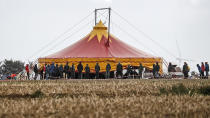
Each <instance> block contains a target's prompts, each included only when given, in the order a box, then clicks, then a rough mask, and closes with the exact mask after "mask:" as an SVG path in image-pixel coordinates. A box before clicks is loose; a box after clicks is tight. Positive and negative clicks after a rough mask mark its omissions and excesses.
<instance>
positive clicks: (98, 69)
mask: <svg viewBox="0 0 210 118" xmlns="http://www.w3.org/2000/svg"><path fill="white" fill-rule="evenodd" d="M95 71H96V79H99V72H100V66H99V64H98V63H96V65H95Z"/></svg>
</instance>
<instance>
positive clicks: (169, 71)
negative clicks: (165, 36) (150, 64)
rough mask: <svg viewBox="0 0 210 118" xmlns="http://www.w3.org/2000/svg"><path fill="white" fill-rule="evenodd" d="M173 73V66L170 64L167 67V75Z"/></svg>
mask: <svg viewBox="0 0 210 118" xmlns="http://www.w3.org/2000/svg"><path fill="white" fill-rule="evenodd" d="M172 71H173V66H172V64H171V62H170V63H169V65H168V73H171V72H172Z"/></svg>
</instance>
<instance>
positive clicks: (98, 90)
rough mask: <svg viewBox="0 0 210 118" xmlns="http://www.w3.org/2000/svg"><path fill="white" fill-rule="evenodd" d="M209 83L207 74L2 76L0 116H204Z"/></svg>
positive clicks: (209, 107)
mask: <svg viewBox="0 0 210 118" xmlns="http://www.w3.org/2000/svg"><path fill="white" fill-rule="evenodd" d="M179 85H181V86H179ZM209 86H210V80H162V79H161V80H138V79H131V80H48V81H45V80H43V81H1V82H0V117H13V118H14V117H16V118H18V117H62V118H63V117H73V118H78V117H81V118H83V117H93V118H98V117H100V118H103V117H104V118H110V117H113V118H117V117H122V118H124V117H126V118H127V117H131V118H139V117H148V118H150V117H154V118H155V117H158V118H159V117H167V118H175V117H178V118H198V117H199V118H207V117H210V95H209V94H208V90H210V89H209V88H208V87H209ZM176 87H177V88H176ZM202 87H206V88H205V89H201V88H202ZM163 90H164V91H163ZM182 91H184V92H182ZM202 91H204V92H202ZM166 92H167V94H166Z"/></svg>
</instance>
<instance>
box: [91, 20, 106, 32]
mask: <svg viewBox="0 0 210 118" xmlns="http://www.w3.org/2000/svg"><path fill="white" fill-rule="evenodd" d="M93 29H95V30H107V27H106V26H105V25H104V24H103V22H102V21H101V20H100V21H99V23H98V24H96V26H95V27H93Z"/></svg>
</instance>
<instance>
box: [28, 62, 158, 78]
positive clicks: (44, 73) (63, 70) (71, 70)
mask: <svg viewBox="0 0 210 118" xmlns="http://www.w3.org/2000/svg"><path fill="white" fill-rule="evenodd" d="M157 64H158V63H157ZM27 68H28V66H27ZM76 69H77V77H76V76H75V75H76V74H75V73H76ZM33 70H34V73H35V76H34V79H35V80H36V78H37V77H38V75H40V79H48V78H49V77H50V78H66V79H75V78H79V79H82V78H85V79H90V72H91V71H90V67H89V65H88V64H86V66H85V67H84V68H83V65H82V63H81V62H79V64H78V65H77V68H75V65H74V63H72V65H71V66H69V63H68V62H67V63H66V65H64V66H63V65H62V64H61V65H58V64H56V65H55V64H54V63H52V64H50V65H49V64H48V65H47V64H46V65H44V66H42V67H41V68H40V69H38V67H37V64H35V66H34V67H33ZM83 70H84V73H82V72H83ZM100 70H101V67H100V65H99V63H96V65H95V73H94V75H95V78H96V79H99V78H100ZM138 70H139V73H138V74H137V75H139V77H140V78H142V75H143V74H142V73H143V70H144V67H143V66H142V64H141V63H140V65H139V69H138ZM155 70H156V69H155ZM159 70H160V67H159V65H158V68H157V70H156V71H155V72H156V74H157V73H158V72H159ZM26 71H27V73H29V72H28V71H29V70H26ZM110 72H111V65H110V64H109V63H107V65H106V72H105V78H107V79H108V78H110ZM133 73H134V72H133V69H132V66H131V65H128V67H127V72H126V74H127V76H128V77H129V76H130V75H131V74H133ZM83 75H84V76H83ZM116 78H123V66H122V64H121V63H120V62H119V63H118V64H117V67H116Z"/></svg>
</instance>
